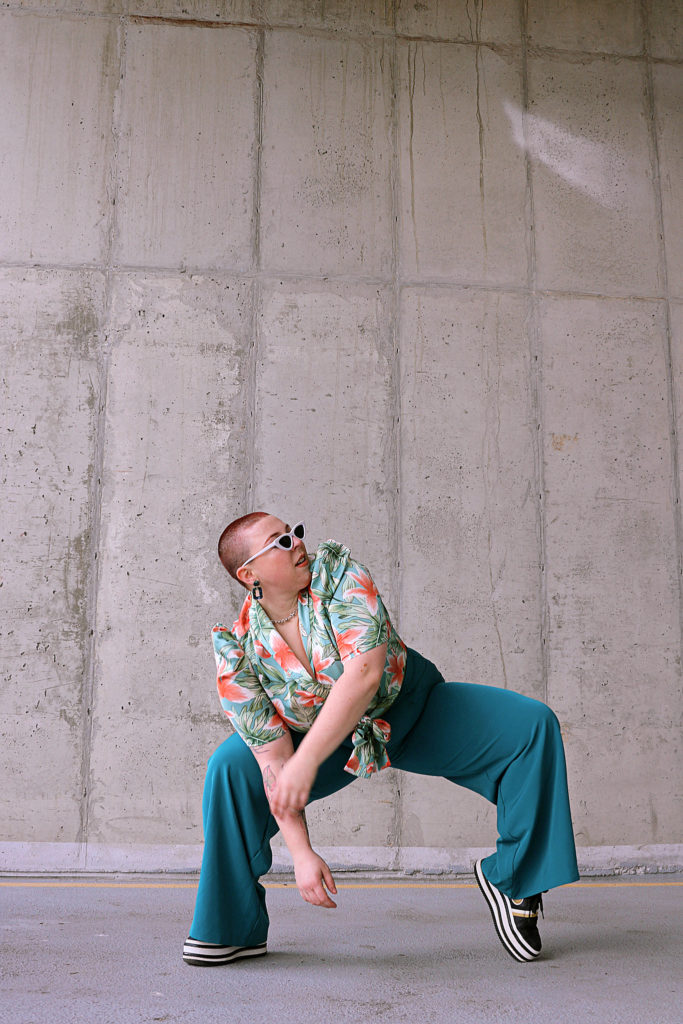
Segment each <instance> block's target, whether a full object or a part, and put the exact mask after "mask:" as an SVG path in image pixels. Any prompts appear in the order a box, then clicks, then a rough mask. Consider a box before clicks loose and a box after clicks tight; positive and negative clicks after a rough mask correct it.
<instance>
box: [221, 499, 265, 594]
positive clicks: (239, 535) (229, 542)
mask: <svg viewBox="0 0 683 1024" xmlns="http://www.w3.org/2000/svg"><path fill="white" fill-rule="evenodd" d="M268 515H270V513H269V512H249V513H248V515H246V516H240V518H239V519H234V520H233V522H232V523H228V525H227V526H226V527H225V529H224V530H223V532H222V534H221V536H220V539H219V541H218V557H219V558H220V560H221V564H222V565H223V566H224V568H225V569H227V571H228V572H229V573H230V575H231V576H232V578H233V579H234V580H237V582H238V583H239V584H240V586H242V587H245V588H246V589H247V590H248V589H249V588H248V587H247V585H246V583H242V580H240V579H238V577H237V570H238V569H239V567H240V566H241V565H242V564H243V563H244V562H245V561H246V560H247V558H248V557H249V548H248V546H247V538H246V532H247V530H248V529H249V527H250V526H253V524H254V523H257V522H258V521H259V519H264V518H265V517H266V516H268Z"/></svg>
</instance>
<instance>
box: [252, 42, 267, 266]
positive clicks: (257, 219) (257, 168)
mask: <svg viewBox="0 0 683 1024" xmlns="http://www.w3.org/2000/svg"><path fill="white" fill-rule="evenodd" d="M264 52H265V29H263V28H259V30H258V32H257V34H256V96H255V112H254V113H255V117H254V122H255V124H254V128H255V150H256V151H255V154H254V205H253V214H252V255H253V261H254V269H255V270H256V271H257V272H258V271H259V270H260V269H261V163H262V157H263V67H264V59H265V58H264Z"/></svg>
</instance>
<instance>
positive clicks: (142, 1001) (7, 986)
mask: <svg viewBox="0 0 683 1024" xmlns="http://www.w3.org/2000/svg"><path fill="white" fill-rule="evenodd" d="M265 881H266V884H267V885H269V886H271V885H272V888H270V889H269V892H268V905H269V909H270V916H271V931H270V936H269V953H268V955H267V956H266V957H264V958H262V959H259V960H253V961H249V962H246V963H245V962H242V963H238V964H233V965H230V966H226V967H222V968H213V969H205V970H202V969H198V968H189V967H187V966H186V965H184V964H183V963H182V961H181V955H180V954H181V946H182V942H183V940H184V938H185V935H186V931H187V929H188V926H189V921H190V919H191V915H192V907H193V903H194V896H195V891H196V878H194V879H193V878H190V877H187V876H186V877H184V878H179V877H178V876H173V877H172V876H165V877H163V876H154V877H146V878H141V877H137V878H132V877H130V876H128V877H127V878H123V877H119V878H116V879H113V878H111V877H109V878H103V877H100V878H97V879H95V878H93V877H92V876H90V877H89V878H85V877H81V878H74V879H69V880H65V879H61V880H59V879H51V880H48V879H45V878H40V879H29V878H5V879H3V880H2V881H0V907H1V912H0V920H1V921H2V924H1V925H0V935H1V936H2V939H1V944H2V948H1V952H0V972H1V974H2V989H1V991H2V995H0V1022H1V1024H43V1022H45V1021H50V1024H61V1022H62V1021H68V1022H69V1024H81V1022H83V1024H85V1022H87V1024H91V1022H92V1021H93V1020H97V1021H98V1022H99V1024H133V1022H135V1024H137V1022H147V1021H150V1022H152V1021H169V1022H172V1021H183V1024H194V1022H197V1024H200V1022H201V1024H213V1022H214V1021H216V1022H218V1021H220V1022H221V1024H223V1022H228V1021H233V1020H239V1021H240V1022H242V1024H251V1022H260V1021H273V1020H277V1021H278V1022H279V1024H287V1022H289V1021H297V1020H299V1019H300V1018H301V1017H302V1016H303V1017H304V1019H305V1020H306V1021H307V1024H316V1022H318V1021H320V1022H325V1024H327V1022H329V1021H347V1020H348V1021H367V1020H370V1019H372V1020H376V1021H383V1022H387V1024H393V1022H397V1024H398V1022H402V1021H429V1022H442V1021H443V1022H449V1024H450V1022H453V1021H459V1022H469V1021H472V1022H475V1021H476V1022H477V1024H487V1022H498V1021H501V1022H502V1021H505V1022H510V1021H524V1022H529V1021H534V1022H536V1024H544V1022H552V1024H558V1022H564V1021H572V1022H574V1021H580V1022H584V1021H600V1022H601V1024H611V1022H614V1024H617V1022H618V1024H629V1022H631V1021H643V1020H645V1021H649V1022H656V1024H674V1022H676V1024H677V1022H679V1021H680V1019H681V1018H680V1000H681V997H683V985H682V984H681V982H682V975H681V971H680V964H681V960H682V955H683V949H682V948H681V947H682V946H683V942H682V941H681V934H680V920H681V910H682V902H683V875H658V876H657V877H656V878H650V879H648V880H647V881H645V880H643V879H640V878H634V877H625V876H622V877H621V878H619V879H610V880H601V879H591V880H590V882H588V881H587V882H580V883H578V884H576V885H572V886H565V887H563V888H561V889H556V890H553V891H552V892H551V893H549V894H548V895H547V896H546V898H545V911H546V917H545V919H544V920H542V921H541V935H542V938H543V942H544V955H543V958H542V959H540V960H538V961H536V962H535V963H533V964H518V963H516V962H515V961H513V960H512V959H511V958H510V957H509V956H508V955H507V954H506V953H505V952H504V950H503V948H502V946H501V945H500V943H499V941H498V939H497V937H496V935H495V933H494V931H493V926H492V923H491V919H490V916H489V913H488V909H487V908H486V906H485V904H484V902H483V899H482V897H481V895H480V893H479V892H478V890H477V888H476V886H475V885H474V883H473V881H472V879H471V877H469V878H463V877H460V878H440V879H439V880H438V881H435V880H433V879H432V880H429V879H425V878H416V877H414V878H411V879H406V878H405V877H403V878H397V877H393V878H392V877H387V876H384V877H373V878H371V877H359V876H358V875H353V876H349V875H347V876H342V875H338V876H337V883H338V887H339V897H338V909H337V910H336V911H332V912H323V911H321V910H318V909H317V908H312V907H309V906H308V905H307V904H305V903H304V902H303V901H302V900H301V898H300V896H299V894H298V892H297V890H296V887H295V886H294V884H293V881H292V880H291V879H290V880H288V881H285V882H283V880H282V878H278V880H277V881H275V880H273V881H272V882H269V881H268V879H266V880H265Z"/></svg>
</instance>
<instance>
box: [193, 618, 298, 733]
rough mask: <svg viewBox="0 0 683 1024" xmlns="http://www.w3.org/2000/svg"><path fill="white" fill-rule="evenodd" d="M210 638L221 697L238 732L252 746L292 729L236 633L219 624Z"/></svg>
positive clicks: (223, 705)
mask: <svg viewBox="0 0 683 1024" xmlns="http://www.w3.org/2000/svg"><path fill="white" fill-rule="evenodd" d="M211 637H212V640H213V650H214V655H215V657H216V672H217V679H216V685H217V687H218V696H219V698H220V702H221V706H222V708H223V710H224V711H225V713H226V715H227V716H228V718H229V719H230V722H231V724H232V726H233V728H234V729H235V731H236V732H238V733H239V735H240V736H241V737H242V739H243V740H244V742H245V743H246V744H247V746H249V747H259V746H262V745H263V744H264V743H270V742H271V740H276V739H279V738H280V737H281V736H284V735H285V734H286V733H287V732H289V729H288V727H287V725H286V724H285V722H284V721H283V720H282V718H281V717H280V715H279V714H278V712H277V710H276V708H275V705H274V704H273V702H272V701H271V699H270V697H269V696H268V694H267V693H266V691H265V690H264V688H263V686H262V685H261V682H260V680H259V677H258V674H257V672H256V670H255V669H254V666H253V665H252V664H251V662H250V661H249V659H248V658H247V656H246V654H245V653H244V649H243V648H242V646H241V645H240V643H239V641H238V640H237V639H236V638H235V636H234V634H233V633H231V632H230V630H228V629H226V627H225V626H223V625H221V624H220V623H219V624H217V625H215V626H214V627H213V629H212V631H211Z"/></svg>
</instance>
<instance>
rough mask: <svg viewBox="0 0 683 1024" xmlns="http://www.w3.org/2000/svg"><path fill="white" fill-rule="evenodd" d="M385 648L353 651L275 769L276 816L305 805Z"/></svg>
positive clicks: (370, 691) (366, 696) (371, 690)
mask: <svg viewBox="0 0 683 1024" xmlns="http://www.w3.org/2000/svg"><path fill="white" fill-rule="evenodd" d="M386 652H387V645H386V644H381V645H380V646H379V647H375V648H373V649H372V650H371V651H368V652H367V653H366V654H358V655H356V657H355V658H352V659H351V660H350V661H349V662H347V664H346V665H345V666H344V672H343V674H342V675H341V676H340V678H339V679H338V680H337V681H336V682H335V684H334V686H333V687H332V689H331V690H330V693H329V696H328V697H327V698H326V700H325V703H324V705H323V707H322V708H321V709H320V711H319V712H318V716H317V718H316V720H315V722H314V723H313V725H312V726H311V728H310V729H309V731H308V732H307V733H306V735H305V736H304V738H303V740H302V741H301V743H300V744H299V747H298V749H297V751H296V753H294V754H292V755H291V756H290V758H289V759H288V761H287V765H286V766H283V768H282V771H281V772H280V773H279V776H278V779H277V784H276V787H275V790H274V791H273V794H272V797H271V808H272V810H273V814H274V815H275V817H276V820H279V819H278V817H277V816H278V815H284V814H285V813H286V812H287V811H300V810H303V808H304V807H305V806H306V801H307V800H308V797H309V794H310V791H311V787H312V785H313V782H314V781H315V776H316V773H317V771H318V768H319V767H320V765H321V764H322V763H323V761H324V760H325V758H326V757H328V756H329V755H330V754H331V753H332V752H333V751H334V750H336V749H337V747H338V746H339V744H340V743H341V741H342V740H343V739H344V738H345V737H346V736H348V734H349V733H350V732H351V730H352V729H353V728H354V726H356V725H358V722H359V721H360V719H361V718H362V717H363V714H364V713H365V711H366V710H367V707H368V705H369V704H370V702H371V700H372V698H373V696H374V695H375V693H376V692H377V687H378V686H379V683H380V679H381V678H382V672H383V671H384V662H385V659H386ZM290 742H291V741H290ZM283 835H284V833H283ZM285 840H286V837H285Z"/></svg>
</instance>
